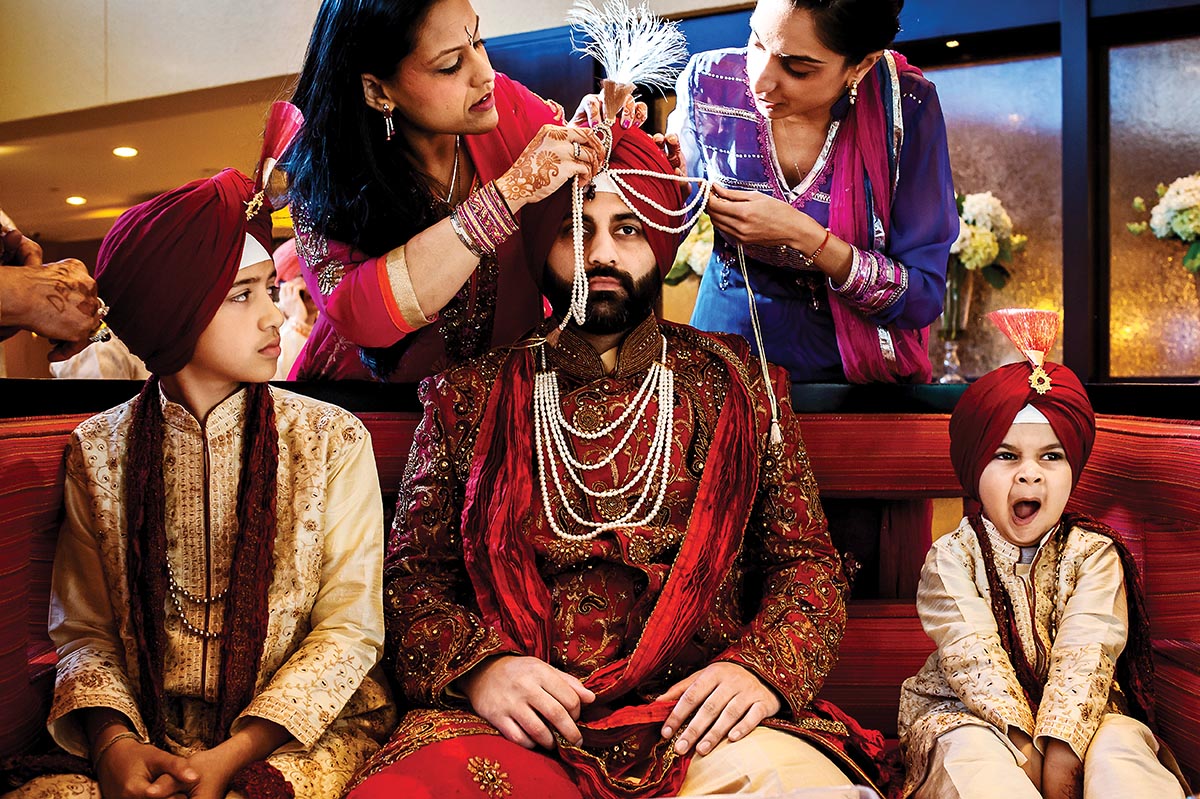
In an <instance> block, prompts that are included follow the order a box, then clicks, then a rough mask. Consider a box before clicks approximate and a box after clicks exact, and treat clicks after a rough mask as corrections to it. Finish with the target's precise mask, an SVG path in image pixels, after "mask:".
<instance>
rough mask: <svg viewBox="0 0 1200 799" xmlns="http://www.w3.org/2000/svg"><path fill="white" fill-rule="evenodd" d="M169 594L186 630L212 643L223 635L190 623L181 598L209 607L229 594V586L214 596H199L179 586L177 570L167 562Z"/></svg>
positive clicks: (217, 631) (218, 631)
mask: <svg viewBox="0 0 1200 799" xmlns="http://www.w3.org/2000/svg"><path fill="white" fill-rule="evenodd" d="M167 593H168V594H170V595H171V604H173V605H174V606H175V613H176V614H178V616H179V621H180V622H182V623H183V626H184V629H186V630H187V631H188V632H190V633H192V634H193V635H198V636H200V637H201V638H204V639H206V640H209V641H211V640H212V639H214V638H216V637H218V636H219V635H220V634H221V631H220V630H211V631H210V630H201V629H200V628H199V627H197V626H196V625H194V624H192V623H191V622H190V621H188V617H187V614H185V613H184V612H183V602H182V601H181V600H180V597H182V598H183V599H186V600H187V601H188V602H191V603H193V604H195V605H203V606H204V607H208V606H209V605H212V604H214V603H216V602H220V601H221V600H222V599H224V598H225V596H226V595H227V594H228V593H229V586H228V585H227V586H225V590H224V591H222V592H221V593H219V594H214V595H213V596H197V595H195V594H193V593H192V592H190V591H188V590H187V589H186V588H184V587H183V586H181V585H180V584H179V581H178V580H176V579H175V570H174V569H172V568H171V561H170V560H168V561H167Z"/></svg>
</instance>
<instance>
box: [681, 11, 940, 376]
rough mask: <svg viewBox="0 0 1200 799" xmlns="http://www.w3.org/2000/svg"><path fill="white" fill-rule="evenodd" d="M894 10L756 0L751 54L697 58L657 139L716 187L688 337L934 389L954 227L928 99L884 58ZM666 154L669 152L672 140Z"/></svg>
mask: <svg viewBox="0 0 1200 799" xmlns="http://www.w3.org/2000/svg"><path fill="white" fill-rule="evenodd" d="M902 6H903V0H759V2H758V5H757V6H756V7H755V9H754V13H753V15H752V16H751V18H750V39H749V42H748V44H747V46H746V47H745V48H738V49H729V50H715V51H711V52H706V53H700V54H698V55H696V56H694V57H693V58H692V60H691V62H690V63H689V64H688V66H687V68H686V69H685V70H684V72H683V73H682V74H681V75H680V78H679V84H678V106H677V108H676V110H675V111H674V112H673V113H672V115H671V120H670V122H669V124H668V131H669V133H673V134H675V135H677V136H678V138H679V148H680V150H681V154H682V157H683V161H684V164H685V168H686V169H687V171H688V172H689V173H690V174H692V175H698V176H702V177H707V178H709V179H711V180H713V181H714V182H715V184H716V186H715V187H714V190H713V196H712V197H711V199H710V202H709V213H710V215H711V216H712V220H713V224H714V226H715V227H716V229H717V230H718V232H719V234H720V235H719V236H717V237H716V246H715V248H714V252H713V259H712V261H711V262H710V268H709V269H708V270H707V271H706V273H705V275H704V280H703V281H702V282H701V285H700V293H699V297H698V299H697V302H696V309H695V312H694V313H693V316H692V324H694V325H696V326H697V327H699V328H701V329H704V330H714V331H727V332H734V333H740V334H742V335H744V336H746V337H747V338H751V337H752V336H753V333H752V330H751V322H750V313H749V309H748V307H747V303H746V296H745V293H744V292H745V280H744V279H743V275H742V274H741V267H740V266H739V260H738V252H737V245H738V244H741V245H743V247H742V249H743V251H744V262H745V269H746V271H747V273H748V276H749V280H750V284H751V285H752V286H753V288H754V293H755V296H756V300H757V305H758V315H759V324H760V326H761V329H762V334H763V341H764V343H765V346H766V351H767V357H768V359H769V360H771V361H772V362H774V363H777V364H780V365H781V366H784V367H786V368H787V369H788V371H789V372H790V373H791V377H792V380H794V381H798V382H842V381H849V382H852V383H866V382H879V381H882V382H928V381H929V378H930V364H929V356H928V352H927V348H928V337H927V332H928V326H929V324H930V323H931V322H933V320H934V319H936V318H937V317H938V315H939V314H940V313H941V311H942V300H943V296H944V294H945V290H946V261H947V258H948V256H949V252H950V245H951V244H952V243H953V242H954V239H955V238H956V237H957V235H958V215H957V212H956V209H955V204H954V188H953V181H952V178H951V175H950V159H949V154H948V152H947V148H946V129H945V123H944V122H943V120H942V113H941V106H940V104H939V102H938V96H937V92H936V91H935V89H934V87H933V84H932V83H930V82H929V81H928V80H926V79H925V78H924V77H923V76H922V75H921V72H920V71H919V70H917V69H916V68H915V67H912V66H909V64H908V63H907V62H906V61H905V60H904V57H903V56H901V55H899V54H898V53H894V52H892V51H889V50H887V49H885V48H887V47H888V46H889V45H890V44H891V42H892V40H893V38H894V37H895V35H896V32H897V30H898V29H899V14H900V8H901V7H902ZM672 144H674V142H672Z"/></svg>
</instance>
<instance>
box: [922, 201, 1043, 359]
mask: <svg viewBox="0 0 1200 799" xmlns="http://www.w3.org/2000/svg"><path fill="white" fill-rule="evenodd" d="M955 200H956V201H957V202H958V238H957V239H956V240H955V241H954V244H952V245H950V263H949V264H947V268H946V305H945V309H944V311H943V312H942V338H945V339H947V340H950V341H954V340H957V339H958V337H959V336H961V335H962V332H963V329H964V328H965V327H966V324H967V315H968V313H969V312H970V307H971V290H972V288H973V287H974V279H973V278H974V275H975V274H980V275H982V276H983V278H984V280H986V281H987V282H988V285H990V286H992V287H993V288H997V289H1002V288H1004V286H1005V285H1006V284H1007V283H1008V281H1009V278H1011V277H1012V273H1011V272H1009V270H1008V266H1006V264H1008V263H1011V262H1012V257H1013V255H1014V254H1016V253H1018V252H1020V251H1021V250H1022V249H1023V248H1024V247H1025V243H1026V242H1027V241H1028V237H1026V236H1023V235H1021V234H1020V233H1015V232H1014V231H1013V223H1012V218H1011V217H1010V216H1009V215H1008V211H1006V210H1004V205H1003V204H1002V203H1001V202H1000V200H999V199H997V198H996V197H995V196H994V195H993V194H992V193H991V192H990V191H987V192H982V193H980V194H966V195H963V194H956V195H955Z"/></svg>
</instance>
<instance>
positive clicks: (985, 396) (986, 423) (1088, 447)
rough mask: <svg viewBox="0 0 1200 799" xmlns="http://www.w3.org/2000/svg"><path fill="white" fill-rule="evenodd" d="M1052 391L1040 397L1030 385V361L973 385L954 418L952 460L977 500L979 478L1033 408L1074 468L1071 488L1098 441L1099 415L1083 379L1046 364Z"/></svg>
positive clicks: (984, 378) (995, 371)
mask: <svg viewBox="0 0 1200 799" xmlns="http://www.w3.org/2000/svg"><path fill="white" fill-rule="evenodd" d="M1044 368H1045V370H1046V374H1048V375H1049V376H1050V390H1049V391H1047V392H1046V393H1045V394H1038V393H1037V392H1036V391H1035V390H1034V389H1033V387H1032V386H1031V385H1030V384H1029V376H1030V374H1031V372H1032V370H1033V367H1032V366H1031V365H1030V364H1029V362H1028V361H1021V362H1020V363H1010V364H1008V365H1007V366H1001V367H1000V368H999V369H994V370H992V371H991V372H988V373H987V374H986V375H984V376H983V377H981V378H979V379H978V380H977V381H975V382H974V383H973V384H972V385H971V387H970V388H968V389H967V390H966V391H965V392H964V393H963V395H962V397H961V398H960V399H959V400H958V404H957V405H955V406H954V413H953V414H952V415H951V416H950V460H951V461H953V463H954V471H955V473H957V474H958V480H959V482H960V483H962V487H963V489H964V490H965V491H966V492H967V493H968V494H969V495H970V496H971V497H973V498H974V499H976V500H978V499H979V476H980V475H981V474H983V470H984V468H986V467H987V465H988V463H989V462H990V461H991V458H992V455H994V454H995V453H996V448H997V447H999V446H1000V444H1001V443H1002V442H1003V441H1004V437H1005V436H1006V435H1007V434H1008V430H1009V428H1010V427H1012V424H1013V419H1015V418H1016V416H1017V413H1018V412H1019V411H1020V410H1021V409H1022V408H1024V407H1025V406H1026V405H1032V406H1033V407H1035V408H1037V409H1038V410H1039V411H1041V412H1042V415H1044V416H1045V417H1046V418H1047V419H1048V420H1049V421H1050V427H1051V428H1052V429H1053V430H1054V434H1055V435H1056V436H1058V440H1059V443H1061V444H1062V445H1063V449H1064V450H1065V451H1066V455H1067V461H1068V462H1069V463H1070V464H1071V479H1072V486H1074V484H1075V483H1078V482H1079V475H1080V474H1081V473H1082V472H1083V466H1084V464H1085V463H1087V459H1088V455H1090V454H1091V451H1092V443H1093V442H1094V441H1095V440H1096V415H1095V413H1094V412H1093V411H1092V403H1091V401H1090V400H1088V395H1087V391H1085V390H1084V388H1083V384H1082V383H1080V382H1079V378H1077V377H1076V376H1075V373H1074V372H1072V371H1071V370H1070V369H1068V368H1067V367H1065V366H1062V365H1061V364H1057V363H1050V362H1047V363H1046V364H1045V366H1044Z"/></svg>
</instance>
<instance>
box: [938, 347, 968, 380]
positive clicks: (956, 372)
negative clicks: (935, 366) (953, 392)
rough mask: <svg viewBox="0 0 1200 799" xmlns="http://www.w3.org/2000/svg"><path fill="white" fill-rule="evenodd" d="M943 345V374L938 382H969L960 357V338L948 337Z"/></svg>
mask: <svg viewBox="0 0 1200 799" xmlns="http://www.w3.org/2000/svg"><path fill="white" fill-rule="evenodd" d="M942 346H943V347H944V349H943V350H942V376H941V377H939V378H938V382H939V383H941V384H942V385H948V384H954V383H965V382H967V378H965V377H963V376H962V362H961V361H960V360H959V359H958V339H953V338H948V339H946V340H945V341H943V342H942Z"/></svg>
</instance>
